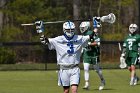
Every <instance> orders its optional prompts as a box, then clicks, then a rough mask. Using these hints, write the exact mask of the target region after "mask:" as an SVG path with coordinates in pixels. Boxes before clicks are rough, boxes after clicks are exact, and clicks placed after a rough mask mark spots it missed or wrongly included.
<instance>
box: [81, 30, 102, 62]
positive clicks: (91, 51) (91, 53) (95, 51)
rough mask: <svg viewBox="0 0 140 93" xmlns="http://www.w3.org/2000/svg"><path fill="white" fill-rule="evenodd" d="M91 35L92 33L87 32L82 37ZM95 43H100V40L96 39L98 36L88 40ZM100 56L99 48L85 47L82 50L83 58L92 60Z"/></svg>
mask: <svg viewBox="0 0 140 93" xmlns="http://www.w3.org/2000/svg"><path fill="white" fill-rule="evenodd" d="M92 33H93V31H90V30H89V31H87V32H86V33H84V35H91V34H92ZM94 41H96V42H97V43H98V42H99V43H100V38H99V37H98V35H94V36H93V39H91V40H89V41H88V42H91V43H92V42H94ZM99 54H100V48H99V46H98V45H97V46H86V47H85V48H84V50H83V58H84V59H86V58H94V57H97V56H99Z"/></svg>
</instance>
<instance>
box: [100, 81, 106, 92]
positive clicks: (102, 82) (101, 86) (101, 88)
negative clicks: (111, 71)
mask: <svg viewBox="0 0 140 93" xmlns="http://www.w3.org/2000/svg"><path fill="white" fill-rule="evenodd" d="M104 86H105V80H102V81H101V85H100V86H99V90H103V89H104Z"/></svg>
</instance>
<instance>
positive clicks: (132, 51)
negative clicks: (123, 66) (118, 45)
mask: <svg viewBox="0 0 140 93" xmlns="http://www.w3.org/2000/svg"><path fill="white" fill-rule="evenodd" d="M139 46H140V35H138V34H135V35H131V34H129V35H128V36H127V37H126V39H125V40H124V44H123V47H124V48H126V55H125V57H137V56H138V47H139Z"/></svg>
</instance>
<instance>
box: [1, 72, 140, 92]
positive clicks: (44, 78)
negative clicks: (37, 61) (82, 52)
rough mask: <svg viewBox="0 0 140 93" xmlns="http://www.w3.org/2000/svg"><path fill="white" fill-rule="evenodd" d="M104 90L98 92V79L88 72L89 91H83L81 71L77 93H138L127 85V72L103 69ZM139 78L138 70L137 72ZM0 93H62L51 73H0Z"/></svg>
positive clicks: (134, 88)
mask: <svg viewBox="0 0 140 93" xmlns="http://www.w3.org/2000/svg"><path fill="white" fill-rule="evenodd" d="M103 74H104V77H105V79H106V86H105V89H104V90H102V91H99V90H98V87H99V78H98V76H97V74H96V73H95V72H94V71H90V89H89V90H83V89H82V87H83V85H84V77H83V75H84V74H83V70H82V71H81V82H80V86H79V88H78V93H139V92H140V82H139V83H138V85H137V86H130V85H129V76H130V73H129V72H128V71H127V70H116V69H105V70H103ZM137 74H138V76H139V77H140V70H137ZM0 93H63V89H62V87H59V86H57V73H56V71H55V70H53V71H0Z"/></svg>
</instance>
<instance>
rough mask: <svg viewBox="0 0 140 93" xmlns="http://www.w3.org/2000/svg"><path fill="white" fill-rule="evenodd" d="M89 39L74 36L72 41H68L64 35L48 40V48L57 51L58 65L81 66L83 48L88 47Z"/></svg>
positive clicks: (87, 37)
mask: <svg viewBox="0 0 140 93" xmlns="http://www.w3.org/2000/svg"><path fill="white" fill-rule="evenodd" d="M89 38H90V37H89V36H82V35H74V37H73V38H72V39H71V40H67V39H66V38H65V36H63V35H62V36H58V37H55V38H48V40H49V43H48V47H49V49H50V50H52V49H55V50H56V55H57V64H58V65H73V64H79V62H80V56H81V51H82V47H85V46H87V44H88V40H89Z"/></svg>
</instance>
